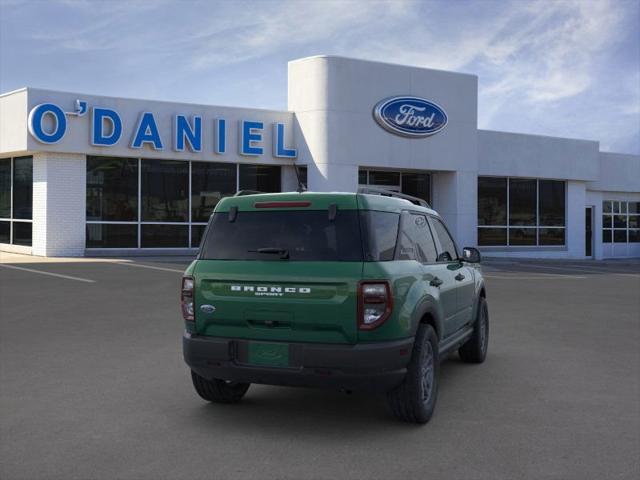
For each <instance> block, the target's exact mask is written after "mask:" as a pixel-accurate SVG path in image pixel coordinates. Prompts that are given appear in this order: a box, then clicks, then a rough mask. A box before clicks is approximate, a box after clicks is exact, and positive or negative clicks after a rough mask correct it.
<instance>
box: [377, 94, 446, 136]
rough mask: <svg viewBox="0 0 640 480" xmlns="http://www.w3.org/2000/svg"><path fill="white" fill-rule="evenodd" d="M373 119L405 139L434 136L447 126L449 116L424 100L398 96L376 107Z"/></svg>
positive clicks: (379, 103) (383, 101)
mask: <svg viewBox="0 0 640 480" xmlns="http://www.w3.org/2000/svg"><path fill="white" fill-rule="evenodd" d="M373 117H374V118H375V120H376V122H378V124H379V125H380V126H381V127H382V128H384V129H385V130H387V131H388V132H391V133H394V134H396V135H401V136H403V137H410V138H422V137H428V136H430V135H434V134H436V133H438V132H439V131H440V130H442V129H443V128H444V127H445V126H446V125H447V120H448V119H447V114H446V113H445V111H444V110H443V109H442V108H441V107H440V106H438V105H436V104H435V103H433V102H430V101H428V100H425V99H424V98H419V97H411V96H398V97H391V98H386V99H384V100H382V101H380V102H378V104H377V105H376V106H375V108H374V109H373Z"/></svg>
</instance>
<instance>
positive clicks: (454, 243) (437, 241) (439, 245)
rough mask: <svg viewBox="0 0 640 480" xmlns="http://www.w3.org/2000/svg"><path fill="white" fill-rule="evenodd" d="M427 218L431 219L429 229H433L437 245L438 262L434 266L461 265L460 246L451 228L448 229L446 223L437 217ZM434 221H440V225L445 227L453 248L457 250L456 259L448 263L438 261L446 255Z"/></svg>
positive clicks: (432, 232)
mask: <svg viewBox="0 0 640 480" xmlns="http://www.w3.org/2000/svg"><path fill="white" fill-rule="evenodd" d="M427 218H428V219H429V228H431V234H432V236H433V240H434V242H435V244H436V252H437V256H436V261H435V262H433V263H434V264H439V265H442V264H443V263H460V260H461V258H460V253H461V252H460V248H459V247H458V244H457V243H456V239H455V238H454V237H453V235H451V231H450V230H449V227H447V224H446V223H445V222H444V220H443V219H442V218H440V217H437V216H435V215H431V214H428V215H427ZM434 221H438V222H440V224H441V225H442V226H443V227H444V231H445V232H447V235H449V238H450V239H451V242H452V243H453V248H454V249H455V252H456V258H452V259H451V260H447V261H446V262H439V261H438V257H440V255H441V254H442V253H444V250H443V247H442V244H441V243H440V237H439V236H438V234H437V233H434V230H435V228H434V226H433V225H432V224H431V223H432V222H434Z"/></svg>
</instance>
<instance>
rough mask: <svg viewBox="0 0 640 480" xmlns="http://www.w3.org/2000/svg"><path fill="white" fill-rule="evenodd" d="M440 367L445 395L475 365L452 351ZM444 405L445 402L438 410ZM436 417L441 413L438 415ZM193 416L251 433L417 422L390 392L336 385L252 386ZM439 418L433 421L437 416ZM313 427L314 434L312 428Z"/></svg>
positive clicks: (332, 432)
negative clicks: (392, 406) (400, 412)
mask: <svg viewBox="0 0 640 480" xmlns="http://www.w3.org/2000/svg"><path fill="white" fill-rule="evenodd" d="M441 367H442V368H441V369H440V372H441V373H440V387H439V388H440V396H442V394H443V393H446V391H447V389H449V388H450V387H451V384H452V382H455V381H464V380H462V379H460V378H456V377H459V373H458V370H464V369H465V368H468V367H469V366H468V365H466V364H464V363H463V362H462V361H460V360H459V358H458V357H457V355H452V356H451V357H450V358H448V359H447V360H445V361H444V362H443V363H442V365H441ZM439 408H440V409H442V408H443V405H439V406H438V407H437V408H436V413H435V416H436V417H437V416H438V410H439ZM434 418H435V417H434ZM188 421H192V422H194V423H195V424H197V425H198V426H199V428H202V427H203V426H208V427H211V429H212V430H211V431H212V432H215V431H217V430H218V429H226V428H227V427H228V428H230V429H232V430H235V431H239V432H242V433H245V434H249V433H251V432H261V433H264V432H269V433H272V434H280V433H282V434H287V435H298V436H302V437H303V436H305V435H313V436H314V437H315V438H317V437H318V436H321V437H322V436H324V437H326V438H333V437H336V436H339V437H343V440H348V439H358V438H361V437H365V436H366V435H369V434H373V433H376V434H379V433H381V432H385V431H403V430H408V431H413V430H414V429H415V428H416V427H420V426H419V425H416V424H411V423H403V422H399V421H398V420H396V419H395V418H394V417H393V416H392V414H391V412H390V410H389V409H388V407H387V405H386V399H385V395H384V394H367V393H363V392H354V393H350V394H348V393H344V392H338V391H332V390H323V389H313V388H295V387H275V386H263V385H252V386H251V388H250V389H249V391H248V392H247V395H246V396H245V397H244V398H243V400H242V402H240V403H239V404H236V405H220V404H208V403H203V404H201V405H199V406H196V407H195V408H193V409H192V410H191V411H190V412H189V414H188ZM432 422H433V420H432ZM312 432H313V433H312Z"/></svg>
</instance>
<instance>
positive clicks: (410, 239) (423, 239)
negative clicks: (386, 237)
mask: <svg viewBox="0 0 640 480" xmlns="http://www.w3.org/2000/svg"><path fill="white" fill-rule="evenodd" d="M436 256H437V254H436V246H435V243H434V242H433V237H432V236H431V229H430V228H429V224H428V223H427V218H426V217H425V216H424V215H419V214H413V213H406V214H405V215H404V216H403V217H402V228H401V231H400V250H399V252H398V260H417V261H418V262H421V263H429V262H435V261H436Z"/></svg>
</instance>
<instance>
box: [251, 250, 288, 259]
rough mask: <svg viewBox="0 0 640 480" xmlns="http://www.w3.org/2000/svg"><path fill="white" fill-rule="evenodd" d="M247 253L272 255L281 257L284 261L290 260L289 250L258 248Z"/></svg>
mask: <svg viewBox="0 0 640 480" xmlns="http://www.w3.org/2000/svg"><path fill="white" fill-rule="evenodd" d="M247 251H248V252H252V253H271V254H276V255H280V258H281V259H282V260H288V259H289V250H287V249H285V248H277V247H265V248H258V249H256V250H247Z"/></svg>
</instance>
